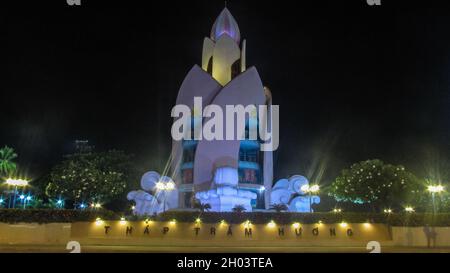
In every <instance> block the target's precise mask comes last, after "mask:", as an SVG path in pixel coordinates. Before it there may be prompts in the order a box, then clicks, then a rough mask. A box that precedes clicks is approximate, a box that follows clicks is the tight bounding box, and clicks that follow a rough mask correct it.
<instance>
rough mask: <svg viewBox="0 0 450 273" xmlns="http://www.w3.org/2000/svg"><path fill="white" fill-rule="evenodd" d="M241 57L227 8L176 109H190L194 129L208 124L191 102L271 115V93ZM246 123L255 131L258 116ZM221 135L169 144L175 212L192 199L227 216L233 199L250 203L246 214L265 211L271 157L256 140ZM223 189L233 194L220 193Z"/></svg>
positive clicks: (207, 40) (238, 36) (187, 79)
mask: <svg viewBox="0 0 450 273" xmlns="http://www.w3.org/2000/svg"><path fill="white" fill-rule="evenodd" d="M245 52H246V41H245V40H241V33H240V30H239V27H238V24H237V23H236V20H235V19H234V17H233V16H232V15H231V13H230V11H229V10H228V9H227V8H225V9H224V10H222V12H221V13H220V15H219V17H218V18H217V19H216V21H215V23H214V25H213V27H212V29H211V35H210V37H205V39H204V42H203V53H202V64H201V66H198V65H194V66H193V67H192V69H191V70H190V71H189V73H188V74H187V76H186V77H185V79H184V81H183V83H182V85H181V88H180V90H179V93H178V97H177V101H176V104H177V105H180V104H182V105H187V106H188V107H189V108H190V109H191V111H192V113H193V115H192V124H193V127H194V128H195V127H196V126H202V124H204V122H203V123H202V122H200V121H202V120H203V121H205V120H207V119H208V118H204V117H202V115H201V114H200V113H198V109H194V108H195V107H194V97H201V98H202V107H203V109H204V107H206V106H208V105H212V104H214V105H217V106H219V107H220V108H222V109H223V110H224V112H225V108H226V105H243V106H244V107H245V106H248V105H255V106H260V105H265V106H267V107H268V108H269V109H270V107H271V105H272V97H271V93H270V91H269V89H268V88H266V87H264V86H263V84H262V81H261V79H260V76H259V74H258V71H257V70H256V68H255V67H250V68H247V66H246V54H245ZM224 118H225V117H224ZM245 119H246V120H245V124H246V130H248V129H249V128H250V127H251V126H256V127H258V125H259V120H260V117H259V115H258V114H256V115H250V116H246V117H245ZM224 124H225V120H224ZM223 134H224V137H223V140H206V139H201V140H180V141H177V140H174V141H173V147H172V162H171V176H172V178H173V179H174V180H175V183H176V184H177V189H178V190H179V194H180V196H179V207H180V208H189V207H190V206H191V203H192V199H193V198H194V197H196V198H197V199H203V200H200V201H202V202H203V201H204V202H206V203H210V202H211V203H214V204H218V205H217V206H215V207H216V208H217V209H213V210H219V211H223V210H230V209H231V207H230V204H235V203H233V202H235V201H236V200H238V199H233V194H234V197H236V198H237V197H239V198H241V199H242V198H244V199H245V200H244V199H242V200H244V201H242V202H247V201H248V204H242V205H246V206H247V207H248V206H250V207H249V208H250V209H265V208H268V206H269V204H270V190H271V187H272V180H273V163H272V152H271V151H261V149H260V146H261V144H262V141H261V140H259V139H257V140H254V139H253V140H252V139H244V140H226V139H227V138H226V137H225V135H226V132H225V130H224V132H223ZM215 177H216V178H217V177H233V181H223V179H222V178H221V179H220V182H219V181H217V179H215ZM234 177H235V178H236V181H234ZM221 185H227V187H232V188H233V189H230V190H224V189H223V188H221V187H222V186H221ZM230 185H233V186H230ZM213 193H214V194H213ZM217 193H219V194H217ZM226 194H229V195H226ZM225 195H226V196H225ZM225 197H226V198H225ZM211 198H216V199H211ZM241 199H239V200H241ZM230 200H232V201H233V200H234V201H233V202H231V201H230ZM226 202H228V203H226ZM230 202H231V203H230ZM236 202H237V201H236ZM225 203H226V204H225Z"/></svg>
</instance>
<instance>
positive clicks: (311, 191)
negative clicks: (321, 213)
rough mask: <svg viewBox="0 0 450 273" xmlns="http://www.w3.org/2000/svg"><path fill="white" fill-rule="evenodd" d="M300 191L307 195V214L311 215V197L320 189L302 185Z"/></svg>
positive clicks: (315, 186)
mask: <svg viewBox="0 0 450 273" xmlns="http://www.w3.org/2000/svg"><path fill="white" fill-rule="evenodd" d="M300 189H301V190H302V191H303V192H306V193H307V194H308V195H309V212H310V213H311V212H312V207H311V205H312V195H313V194H316V193H318V192H319V190H320V187H319V185H312V186H310V185H308V184H306V185H303V186H302V187H301V188H300Z"/></svg>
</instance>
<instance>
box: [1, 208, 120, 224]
mask: <svg viewBox="0 0 450 273" xmlns="http://www.w3.org/2000/svg"><path fill="white" fill-rule="evenodd" d="M98 217H100V218H102V219H105V220H117V219H119V217H118V216H117V215H115V214H114V213H113V212H111V211H108V210H98V211H91V210H63V209H61V210H57V209H0V222H3V223H40V224H43V223H70V222H78V221H80V222H82V221H95V219H96V218H98Z"/></svg>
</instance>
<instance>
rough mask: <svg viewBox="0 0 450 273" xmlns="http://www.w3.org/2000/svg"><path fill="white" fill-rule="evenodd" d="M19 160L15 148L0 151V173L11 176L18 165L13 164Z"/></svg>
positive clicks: (6, 147) (4, 148)
mask: <svg viewBox="0 0 450 273" xmlns="http://www.w3.org/2000/svg"><path fill="white" fill-rule="evenodd" d="M16 158H17V154H16V153H15V152H14V149H13V148H10V147H8V146H5V147H3V148H2V149H0V173H2V174H4V175H10V174H11V173H12V172H14V171H15V170H16V167H17V166H16V163H14V162H13V160H14V159H16Z"/></svg>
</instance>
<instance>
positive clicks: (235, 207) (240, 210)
mask: <svg viewBox="0 0 450 273" xmlns="http://www.w3.org/2000/svg"><path fill="white" fill-rule="evenodd" d="M246 210H247V209H246V208H245V207H244V206H243V205H236V206H234V208H233V212H237V213H241V212H244V211H246Z"/></svg>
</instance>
